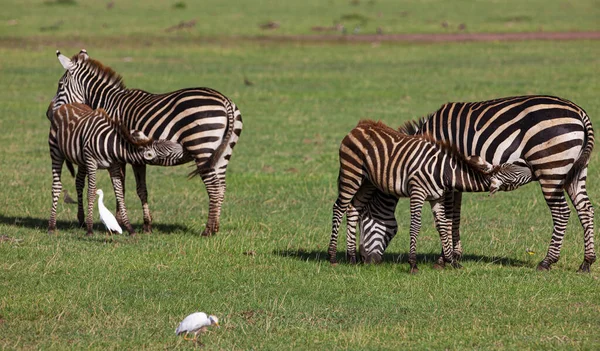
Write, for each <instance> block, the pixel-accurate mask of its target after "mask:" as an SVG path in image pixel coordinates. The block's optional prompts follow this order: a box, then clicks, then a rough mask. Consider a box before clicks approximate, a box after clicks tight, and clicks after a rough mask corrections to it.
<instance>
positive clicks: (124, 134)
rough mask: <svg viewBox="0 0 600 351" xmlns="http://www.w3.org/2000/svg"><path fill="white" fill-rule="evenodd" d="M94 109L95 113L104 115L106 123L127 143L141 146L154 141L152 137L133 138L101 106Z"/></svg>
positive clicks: (125, 128)
mask: <svg viewBox="0 0 600 351" xmlns="http://www.w3.org/2000/svg"><path fill="white" fill-rule="evenodd" d="M95 111H96V112H97V113H99V114H100V115H102V117H104V119H105V120H106V122H108V124H109V125H110V126H111V127H112V128H113V129H114V130H116V131H117V132H118V133H119V135H120V136H121V137H122V138H124V139H125V140H126V141H127V142H128V143H130V144H131V145H134V146H137V147H142V146H148V145H150V144H152V142H154V140H153V139H152V138H149V139H144V140H140V139H138V138H135V137H134V136H133V135H131V132H130V131H129V130H128V129H127V127H126V126H124V125H123V124H121V123H120V122H119V121H117V120H115V119H114V118H112V117H110V116H109V115H108V113H106V111H104V109H103V108H98V109H96V110H95Z"/></svg>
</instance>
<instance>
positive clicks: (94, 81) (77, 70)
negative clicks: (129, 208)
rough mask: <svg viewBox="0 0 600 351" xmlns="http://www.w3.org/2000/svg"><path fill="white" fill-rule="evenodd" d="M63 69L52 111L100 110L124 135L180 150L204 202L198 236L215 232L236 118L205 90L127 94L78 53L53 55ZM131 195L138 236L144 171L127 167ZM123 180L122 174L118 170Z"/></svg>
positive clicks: (117, 80) (110, 74)
mask: <svg viewBox="0 0 600 351" xmlns="http://www.w3.org/2000/svg"><path fill="white" fill-rule="evenodd" d="M57 55H58V58H59V60H60V62H61V64H62V65H63V67H64V68H65V69H66V72H65V74H64V75H63V77H62V78H61V79H60V81H59V83H58V90H57V93H56V96H55V97H54V99H53V102H54V108H58V107H60V106H61V105H63V104H66V103H72V102H79V103H84V104H87V105H89V106H91V107H92V108H94V109H95V108H103V109H104V110H106V112H107V113H108V114H109V115H110V116H111V117H113V118H116V119H118V120H119V121H120V122H121V123H122V124H124V125H126V126H127V128H129V129H136V130H139V131H141V132H143V133H144V134H146V135H147V136H148V137H150V138H153V139H155V140H159V139H162V140H171V141H174V142H177V143H179V144H181V145H182V146H183V148H184V150H185V152H186V153H187V154H189V155H190V156H191V158H190V160H193V161H194V162H195V163H196V169H195V170H194V171H193V172H192V173H191V174H190V176H193V175H199V176H200V177H201V178H202V180H203V182H204V184H205V185H206V190H207V192H208V196H209V214H208V222H207V225H206V228H205V230H204V232H203V235H212V234H214V233H216V232H217V231H218V230H219V219H220V215H221V205H222V202H223V199H224V196H225V188H226V185H225V171H226V169H227V165H228V163H229V160H230V158H231V154H232V151H233V148H234V146H235V145H236V143H237V141H238V138H239V136H240V134H241V132H242V116H241V114H240V111H239V110H238V108H237V107H236V106H235V104H234V103H233V102H232V101H231V100H230V99H229V98H227V97H226V96H224V95H223V94H221V93H219V92H218V91H216V90H213V89H209V88H189V89H182V90H178V91H174V92H170V93H165V94H152V93H149V92H146V91H143V90H137V89H127V88H126V87H125V85H124V84H123V83H122V81H121V77H120V76H119V75H118V74H116V73H115V72H114V71H113V70H112V69H110V68H108V67H105V66H103V65H102V64H101V63H100V62H98V61H96V60H93V59H91V58H89V56H88V54H87V52H86V51H85V50H82V51H81V52H80V53H79V54H77V55H75V56H74V57H73V58H71V59H69V58H67V57H65V56H64V55H61V54H60V53H59V52H57ZM133 170H134V173H135V178H136V182H137V192H138V195H139V197H140V200H141V201H142V206H143V209H144V230H145V231H150V230H151V216H150V211H149V208H148V203H147V189H146V176H145V174H146V168H145V165H141V166H134V167H133ZM122 173H123V176H124V173H125V169H123V170H122Z"/></svg>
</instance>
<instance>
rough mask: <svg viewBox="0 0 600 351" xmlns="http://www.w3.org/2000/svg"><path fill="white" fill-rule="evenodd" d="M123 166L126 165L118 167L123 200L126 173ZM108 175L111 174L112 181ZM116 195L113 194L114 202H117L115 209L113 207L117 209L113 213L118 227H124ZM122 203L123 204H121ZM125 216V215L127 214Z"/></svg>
mask: <svg viewBox="0 0 600 351" xmlns="http://www.w3.org/2000/svg"><path fill="white" fill-rule="evenodd" d="M125 166H127V165H126V164H122V165H120V166H119V169H118V170H119V173H118V176H119V177H120V178H121V187H122V190H121V194H123V199H124V198H125V171H126V167H125ZM110 172H111V171H110V170H109V173H110ZM113 172H115V171H113ZM110 174H111V180H112V177H113V173H110ZM113 189H114V182H113ZM116 195H117V194H116V193H115V201H116V202H117V204H116V207H115V208H116V209H117V210H116V213H115V219H116V220H117V223H119V225H122V226H125V224H124V222H123V218H122V216H121V204H120V203H119V198H118V197H117V196H116ZM123 203H125V202H123ZM125 214H127V212H126V213H125Z"/></svg>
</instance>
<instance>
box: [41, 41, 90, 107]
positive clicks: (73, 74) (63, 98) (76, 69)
mask: <svg viewBox="0 0 600 351" xmlns="http://www.w3.org/2000/svg"><path fill="white" fill-rule="evenodd" d="M56 56H57V57H58V61H59V62H60V64H61V65H62V66H63V68H64V69H65V73H64V74H63V76H62V77H61V78H60V80H59V81H58V89H57V90H56V95H55V96H54V98H53V99H52V102H50V106H48V110H47V111H46V116H47V117H48V118H49V119H50V118H51V117H52V111H56V110H57V109H58V108H59V107H61V106H62V105H65V104H70V103H73V102H78V103H83V104H88V102H87V101H86V98H85V93H84V91H85V89H84V86H83V84H81V83H80V81H81V80H80V76H81V75H82V72H81V71H82V69H81V67H82V66H83V65H84V63H85V62H86V61H87V60H89V58H90V57H89V55H88V54H87V51H85V49H82V50H81V51H80V52H79V54H77V55H76V56H74V57H73V58H72V59H70V58H68V57H66V56H65V55H63V54H61V53H60V51H58V50H56ZM88 105H89V104H88Z"/></svg>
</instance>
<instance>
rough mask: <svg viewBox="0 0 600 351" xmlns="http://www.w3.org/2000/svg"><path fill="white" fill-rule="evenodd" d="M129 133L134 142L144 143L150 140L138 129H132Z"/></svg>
mask: <svg viewBox="0 0 600 351" xmlns="http://www.w3.org/2000/svg"><path fill="white" fill-rule="evenodd" d="M129 134H131V138H132V139H133V141H134V142H135V143H136V144H145V143H148V142H150V138H148V137H147V136H146V134H144V133H143V132H141V131H139V130H135V129H132V130H131V131H130V132H129Z"/></svg>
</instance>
